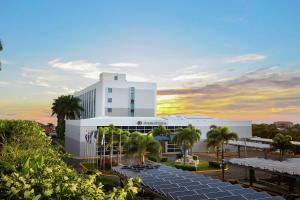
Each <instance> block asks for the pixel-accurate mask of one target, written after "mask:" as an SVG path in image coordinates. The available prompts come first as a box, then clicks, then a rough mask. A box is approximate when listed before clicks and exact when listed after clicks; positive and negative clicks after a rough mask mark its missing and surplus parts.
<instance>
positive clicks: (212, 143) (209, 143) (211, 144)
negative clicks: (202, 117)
mask: <svg viewBox="0 0 300 200" xmlns="http://www.w3.org/2000/svg"><path fill="white" fill-rule="evenodd" d="M215 129H216V126H215V125H211V126H210V128H209V131H208V132H207V135H210V134H212V133H213V132H214V131H215ZM206 147H207V148H208V149H209V148H213V149H214V150H215V151H216V154H217V162H219V152H220V148H221V143H220V141H219V140H217V138H213V137H209V138H207V140H206Z"/></svg>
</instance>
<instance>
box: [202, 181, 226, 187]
mask: <svg viewBox="0 0 300 200" xmlns="http://www.w3.org/2000/svg"><path fill="white" fill-rule="evenodd" d="M207 185H209V186H210V187H222V186H230V185H232V184H230V183H227V182H220V183H208V184H207Z"/></svg>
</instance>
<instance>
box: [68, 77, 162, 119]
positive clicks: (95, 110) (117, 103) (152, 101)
mask: <svg viewBox="0 0 300 200" xmlns="http://www.w3.org/2000/svg"><path fill="white" fill-rule="evenodd" d="M74 96H76V97H79V98H80V99H81V106H82V107H83V108H84V111H83V112H82V113H81V118H82V119H87V118H94V117H105V116H122V117H155V116H156V84H155V83H146V82H130V81H127V80H126V75H125V74H118V73H102V74H100V80H99V81H98V82H97V83H95V84H93V85H91V86H89V87H87V88H85V89H83V90H81V91H79V92H75V93H74Z"/></svg>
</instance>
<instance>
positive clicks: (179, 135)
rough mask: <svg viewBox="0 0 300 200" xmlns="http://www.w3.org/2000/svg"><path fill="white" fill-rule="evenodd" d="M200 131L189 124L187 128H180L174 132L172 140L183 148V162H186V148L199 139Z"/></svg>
mask: <svg viewBox="0 0 300 200" xmlns="http://www.w3.org/2000/svg"><path fill="white" fill-rule="evenodd" d="M200 135H201V131H200V130H198V129H196V128H195V127H194V126H192V125H191V124H189V125H188V127H187V128H180V129H178V130H177V132H176V133H175V137H174V138H173V140H174V142H175V143H176V144H177V145H178V146H181V147H182V148H183V151H184V156H183V164H184V165H185V164H186V156H187V151H188V149H190V148H192V147H193V145H194V144H195V143H196V142H197V141H198V140H200Z"/></svg>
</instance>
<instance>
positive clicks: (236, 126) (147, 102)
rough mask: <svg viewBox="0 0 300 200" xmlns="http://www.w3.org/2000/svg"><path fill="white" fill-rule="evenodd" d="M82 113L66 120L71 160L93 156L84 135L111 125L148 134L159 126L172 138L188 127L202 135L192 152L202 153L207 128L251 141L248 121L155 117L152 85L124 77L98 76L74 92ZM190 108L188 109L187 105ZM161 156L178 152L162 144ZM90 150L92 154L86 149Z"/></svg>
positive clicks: (113, 74) (195, 117) (196, 117)
mask: <svg viewBox="0 0 300 200" xmlns="http://www.w3.org/2000/svg"><path fill="white" fill-rule="evenodd" d="M74 96H77V97H79V98H80V99H81V104H82V107H83V108H84V111H83V112H82V113H81V114H82V116H81V119H78V120H66V133H65V149H66V151H68V152H70V153H71V154H73V155H74V156H78V157H85V156H87V149H89V154H93V155H96V153H95V150H96V147H95V146H93V145H94V144H90V143H88V142H87V138H88V135H89V134H91V133H94V132H95V131H97V129H98V128H99V127H107V126H109V125H110V124H113V125H114V126H116V127H117V128H120V129H123V130H127V131H129V132H134V131H139V132H141V133H145V134H146V133H149V132H150V131H151V130H152V129H153V128H154V127H156V126H159V125H163V126H165V127H166V128H167V129H168V130H169V131H170V133H171V135H172V137H173V136H174V134H175V132H176V130H177V129H179V128H185V127H187V126H188V125H189V124H192V125H193V126H195V127H196V128H198V129H199V130H201V132H202V135H201V139H200V141H199V142H198V143H196V144H195V145H194V146H193V152H205V151H206V150H207V149H206V145H205V143H204V140H205V139H206V133H207V132H208V130H209V127H210V126H211V125H216V126H228V127H229V128H230V130H231V131H233V132H236V133H237V134H238V136H239V138H251V137H252V124H251V122H250V121H231V120H224V119H216V118H212V117H204V116H163V117H156V84H155V83H146V82H130V81H127V80H126V75H125V74H117V73H102V74H100V80H99V81H98V82H97V83H95V84H93V85H91V86H89V87H87V88H85V89H83V90H82V91H79V92H76V93H75V94H74ZM191 106H192V105H191ZM165 144H166V152H165V153H178V152H179V151H180V149H179V148H178V146H177V145H175V144H174V143H172V142H171V141H166V142H165ZM91 148H92V149H93V150H92V152H91V150H90V149H91Z"/></svg>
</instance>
